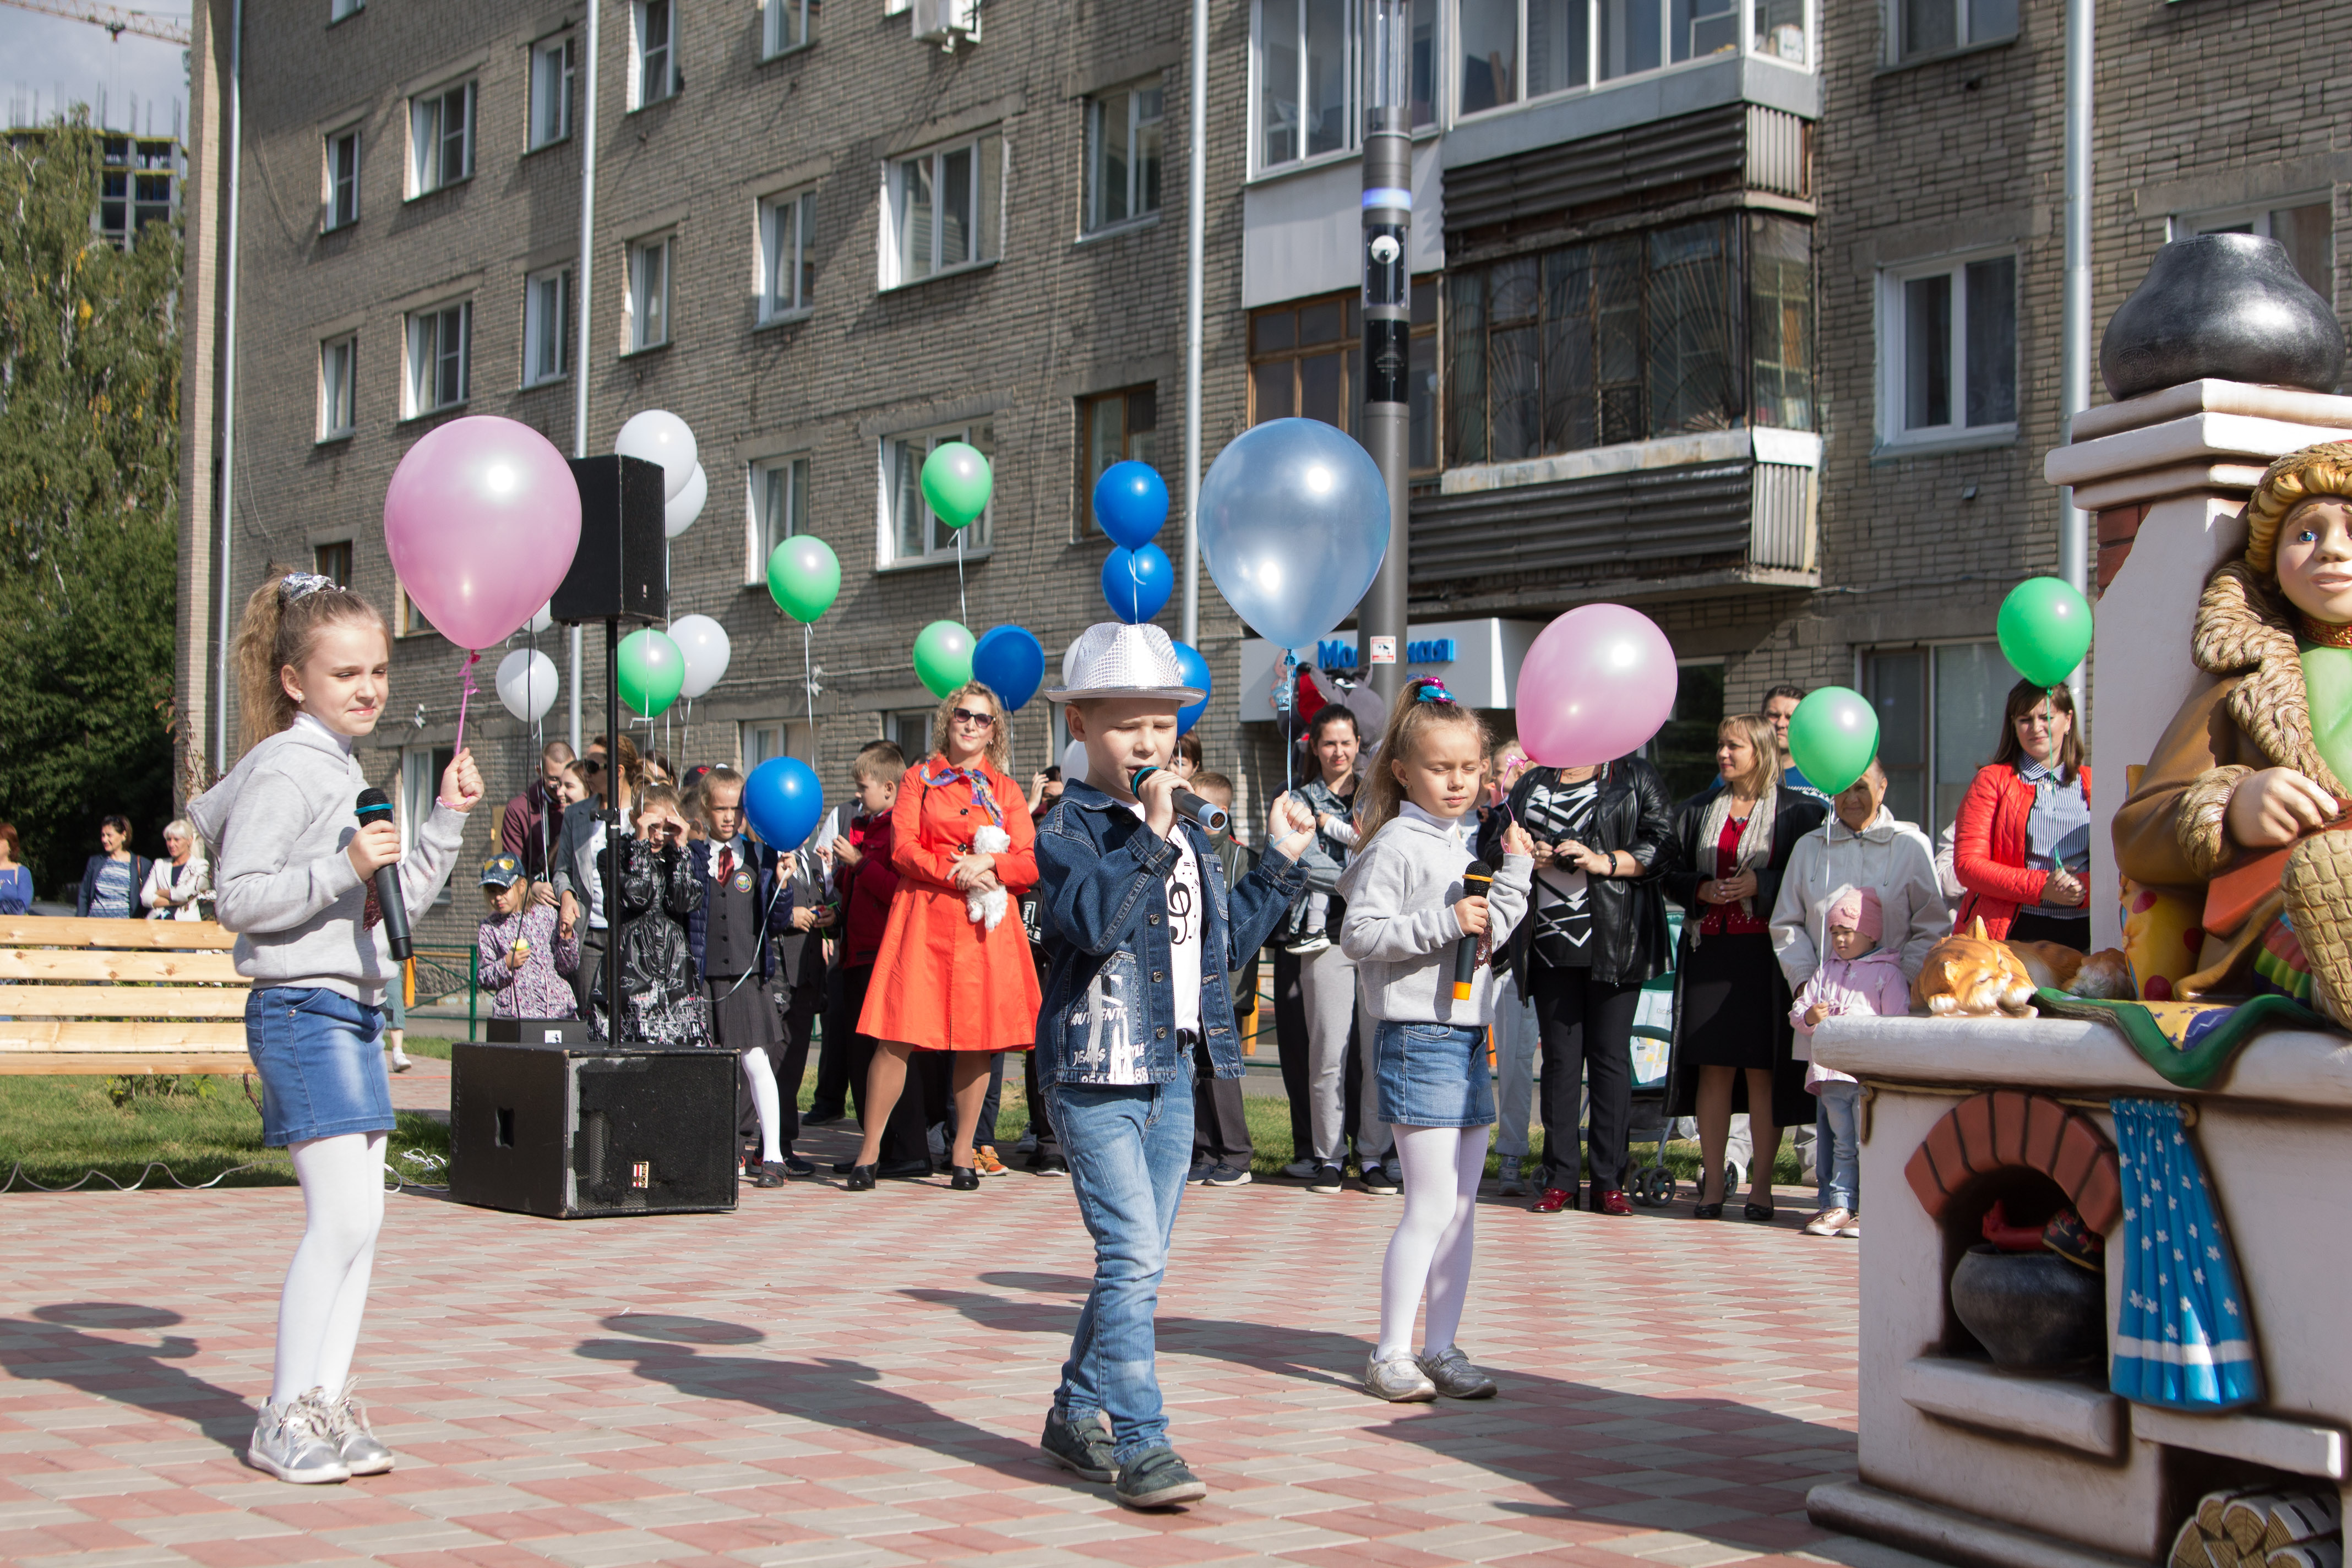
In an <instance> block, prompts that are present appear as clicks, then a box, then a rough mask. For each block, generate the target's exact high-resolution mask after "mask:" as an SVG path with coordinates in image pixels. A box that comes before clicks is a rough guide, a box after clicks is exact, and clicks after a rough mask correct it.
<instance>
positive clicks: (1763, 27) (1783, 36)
mask: <svg viewBox="0 0 2352 1568" xmlns="http://www.w3.org/2000/svg"><path fill="white" fill-rule="evenodd" d="M1805 5H1806V0H1755V10H1754V12H1753V15H1754V17H1755V21H1756V37H1755V41H1754V46H1753V47H1754V48H1755V50H1756V52H1757V53H1758V54H1759V55H1762V56H1764V57H1766V58H1769V59H1776V60H1785V61H1786V62H1788V63H1789V64H1790V65H1792V66H1810V65H1811V63H1812V51H1811V48H1810V47H1808V45H1807V41H1806V40H1807V38H1808V37H1809V35H1810V34H1811V28H1810V27H1808V26H1806V21H1805Z"/></svg>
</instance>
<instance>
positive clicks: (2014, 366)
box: [1874, 245, 2025, 456]
mask: <svg viewBox="0 0 2352 1568" xmlns="http://www.w3.org/2000/svg"><path fill="white" fill-rule="evenodd" d="M2001 260H2006V261H2008V262H2009V263H2010V266H2011V271H2010V290H2011V305H2010V319H2011V331H2010V363H2009V377H2010V380H2009V387H2010V417H2009V418H2008V419H2006V420H1992V421H1988V422H1987V423H1985V424H1982V425H1970V424H1969V423H1968V422H1967V420H1968V413H1967V410H1968V382H1969V361H1968V269H1969V268H1970V267H1971V266H1974V265H1977V264H1979V263H1982V262H1987V261H2001ZM2024 274H2025V260H2024V254H2023V252H2022V250H2021V248H2020V247H2017V246H2015V245H1996V246H1985V247H1979V248H1975V249H1970V250H1961V251H1954V252H1951V253H1949V254H1948V255H1944V256H1938V257H1934V258H1923V259H1920V260H1916V261H1908V262H1901V263H1895V264H1892V265H1888V266H1885V267H1882V268H1879V269H1878V277H1877V280H1876V288H1875V289H1874V294H1875V296H1876V300H1875V303H1876V307H1877V309H1876V316H1877V321H1876V328H1877V331H1876V340H1877V341H1876V345H1875V349H1874V353H1875V358H1876V361H1877V363H1876V364H1875V365H1874V381H1875V383H1876V392H1877V408H1876V418H1875V421H1874V423H1875V426H1876V431H1875V436H1876V446H1877V452H1878V454H1880V455H1885V456H1894V455H1897V454H1905V453H1916V452H1937V451H1960V450H1967V449H1969V448H1973V447H2005V446H2008V445H2011V443H2013V442H2015V441H2016V440H2017V439H2018V437H2019V433H2020V431H2021V427H2022V423H2021V422H2022V418H2023V404H2024V396H2025V378H2024V375H2023V374H2022V367H2021V353H2020V348H2019V344H2018V338H2019V336H2020V328H2021V325H2022V322H2021V314H2022V312H2021V310H2020V305H2021V301H2022V300H2023V298H2024V293H2025V289H2024ZM1937 277H1942V278H1946V279H1949V280H1950V305H1949V310H1950V315H1951V322H1950V325H1949V327H1948V333H1949V342H1948V344H1947V348H1946V352H1947V353H1948V356H1949V370H1948V377H1949V381H1948V385H1947V386H1946V388H1945V396H1946V399H1947V400H1948V410H1949V411H1950V412H1951V413H1953V414H1954V415H1955V416H1956V419H1955V421H1954V422H1950V423H1946V424H1943V425H1927V426H1919V427H1918V428H1917V429H1916V430H1913V429H1911V428H1909V427H1907V426H1906V423H1905V421H1906V418H1907V417H1908V414H1907V406H1906V405H1907V397H1906V392H1907V388H1908V384H1909V380H1908V374H1907V373H1908V370H1909V367H1910V353H1911V343H1910V330H1909V323H1908V311H1907V308H1906V292H1905V290H1906V287H1907V286H1908V285H1910V284H1912V283H1916V282H1923V281H1925V280H1927V279H1932V278H1937Z"/></svg>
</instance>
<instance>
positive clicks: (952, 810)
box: [846, 681, 1038, 1192]
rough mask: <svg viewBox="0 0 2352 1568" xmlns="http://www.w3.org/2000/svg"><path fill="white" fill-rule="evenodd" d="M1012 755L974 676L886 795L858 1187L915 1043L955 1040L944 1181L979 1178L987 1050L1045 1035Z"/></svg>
mask: <svg viewBox="0 0 2352 1568" xmlns="http://www.w3.org/2000/svg"><path fill="white" fill-rule="evenodd" d="M1011 756H1012V738H1011V736H1010V735H1009V734H1008V733H1007V730H1006V725H1005V721H1004V705H1003V703H1001V702H999V701H998V700H996V693H994V692H993V691H991V690H990V689H988V688H987V687H985V686H982V685H981V684H980V683H979V682H978V681H972V682H971V683H969V684H967V685H965V686H964V687H962V688H961V689H959V690H957V691H954V692H952V693H950V695H949V696H948V697H947V699H946V700H944V701H942V702H941V703H940V708H939V712H938V713H937V714H936V715H934V716H933V718H932V720H931V754H930V755H929V756H928V757H926V758H924V759H923V760H922V761H921V762H919V763H916V764H915V765H914V766H913V767H911V768H908V770H907V772H906V775H905V776H904V777H903V778H901V779H900V780H899V781H898V802H897V804H896V805H893V806H892V807H891V808H890V834H891V847H890V863H891V865H892V866H893V867H894V868H896V869H897V870H898V891H897V892H896V893H895V894H893V895H892V897H891V901H890V924H889V927H888V929H887V930H886V931H884V932H883V935H882V948H881V951H880V952H877V953H876V954H875V958H874V980H873V984H872V985H871V987H870V988H869V989H868V990H867V991H866V1010H865V1012H864V1014H863V1015H862V1016H860V1017H859V1019H858V1022H857V1032H858V1033H859V1034H861V1035H866V1036H868V1037H872V1038H873V1039H875V1040H877V1041H878V1042H879V1046H878V1047H877V1049H876V1051H875V1053H874V1061H873V1065H872V1066H871V1067H870V1068H867V1069H866V1093H865V1096H864V1098H863V1100H862V1102H861V1104H860V1106H859V1114H860V1116H861V1118H862V1119H863V1121H865V1124H866V1142H864V1143H863V1144H862V1145H861V1146H860V1147H859V1149H858V1152H857V1163H856V1164H855V1165H854V1166H853V1167H852V1168H851V1170H850V1172H849V1179H848V1182H847V1183H846V1185H847V1186H848V1188H849V1190H850V1191H852V1192H865V1191H867V1190H870V1189H871V1188H872V1187H873V1185H874V1166H875V1163H876V1162H877V1161H878V1160H879V1159H880V1158H881V1152H882V1148H881V1145H882V1131H883V1128H884V1126H885V1125H886V1124H887V1122H888V1121H889V1120H890V1108H891V1107H892V1106H894V1105H896V1104H897V1103H898V1096H899V1094H900V1092H901V1091H902V1090H903V1089H905V1088H906V1084H907V1058H908V1055H909V1054H911V1053H912V1052H915V1051H950V1052H953V1053H954V1054H953V1056H951V1057H950V1058H949V1059H950V1064H951V1070H950V1084H951V1086H952V1088H953V1089H954V1094H955V1143H954V1146H953V1150H952V1152H950V1154H949V1156H948V1163H949V1165H950V1183H949V1184H950V1186H952V1187H954V1188H955V1189H956V1190H957V1191H959V1192H970V1191H971V1190H972V1189H974V1188H976V1187H978V1186H979V1185H980V1173H979V1172H978V1171H977V1170H976V1169H975V1168H974V1165H973V1155H972V1134H973V1131H974V1128H975V1124H976V1123H977V1122H978V1121H979V1120H980V1108H981V1102H982V1100H984V1099H986V1098H987V1094H988V1080H989V1068H990V1066H991V1058H992V1057H993V1056H994V1054H995V1053H996V1052H999V1051H1025V1050H1027V1049H1028V1048H1029V1047H1031V1046H1032V1045H1033V1044H1034V1043H1035V1041H1036V1038H1037V1001H1038V996H1037V971H1036V967H1035V965H1034V964H1033V963H1031V961H1030V957H1029V939H1028V936H1027V935H1026V934H1025V932H1024V929H1023V927H1022V924H1021V916H1020V913H1019V910H1018V909H1017V908H1016V906H1015V900H1018V899H1019V897H1020V895H1021V894H1022V893H1023V892H1024V891H1025V890H1027V889H1029V888H1031V887H1034V886H1035V885H1036V881H1037V855H1036V844H1037V830H1036V827H1035V826H1034V824H1033V823H1032V822H1031V821H1030V820H1029V813H1028V811H1027V810H1026V808H1025V803H1024V799H1023V796H1022V794H1021V787H1020V786H1019V785H1018V784H1014V783H1013V780H1012V779H1011V778H1010V777H1009V776H1007V774H1006V773H1005V766H1006V764H1007V763H1009V762H1010V761H1011ZM975 914H977V918H975Z"/></svg>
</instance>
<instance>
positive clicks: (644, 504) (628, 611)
mask: <svg viewBox="0 0 2352 1568" xmlns="http://www.w3.org/2000/svg"><path fill="white" fill-rule="evenodd" d="M571 462H572V479H573V480H574V481H575V482H577V483H578V485H579V486H580V549H579V552H577V553H576V554H574V555H573V556H572V570H571V571H569V572H567V573H565V574H564V576H563V583H562V586H560V587H558V588H557V589H556V590H555V596H554V597H553V598H552V599H551V600H550V601H549V613H550V614H551V615H552V616H554V617H555V618H556V619H557V620H559V621H565V622H578V621H610V620H622V621H643V622H652V621H658V620H660V619H662V618H663V617H664V616H667V614H668V613H669V584H668V581H667V576H666V575H665V573H666V568H665V566H664V564H663V558H662V543H663V536H662V513H663V511H664V510H665V508H666V504H667V498H666V497H665V495H664V493H663V485H662V468H661V465H660V464H659V463H649V462H647V461H646V459H645V458H617V457H616V458H572V459H571Z"/></svg>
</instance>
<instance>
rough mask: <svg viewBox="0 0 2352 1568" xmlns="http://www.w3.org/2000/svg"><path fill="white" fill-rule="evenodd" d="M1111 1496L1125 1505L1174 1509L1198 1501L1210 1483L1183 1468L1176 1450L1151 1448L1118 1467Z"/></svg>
mask: <svg viewBox="0 0 2352 1568" xmlns="http://www.w3.org/2000/svg"><path fill="white" fill-rule="evenodd" d="M1111 1495H1112V1496H1114V1497H1116V1498H1118V1500H1119V1504H1120V1506H1121V1507H1124V1508H1173V1507H1175V1506H1176V1505H1177V1504H1178V1503H1181V1502H1199V1501H1200V1500H1202V1498H1204V1497H1207V1496H1208V1495H1209V1485H1208V1483H1207V1482H1206V1481H1203V1480H1202V1479H1201V1478H1200V1477H1198V1476H1196V1475H1194V1474H1193V1473H1192V1471H1190V1470H1188V1469H1186V1468H1184V1461H1183V1460H1181V1459H1180V1458H1177V1457H1176V1450H1175V1449H1173V1448H1153V1449H1150V1450H1149V1451H1147V1452H1145V1453H1143V1454H1140V1455H1139V1456H1137V1458H1136V1460H1135V1462H1134V1463H1133V1464H1130V1465H1126V1466H1122V1467H1121V1468H1120V1469H1119V1472H1118V1479H1117V1480H1115V1481H1113V1482H1112V1483H1111Z"/></svg>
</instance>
